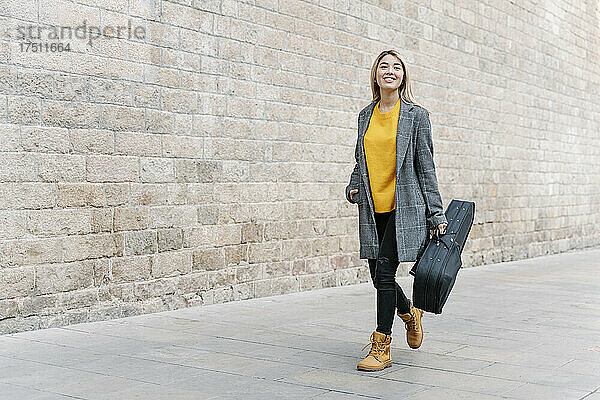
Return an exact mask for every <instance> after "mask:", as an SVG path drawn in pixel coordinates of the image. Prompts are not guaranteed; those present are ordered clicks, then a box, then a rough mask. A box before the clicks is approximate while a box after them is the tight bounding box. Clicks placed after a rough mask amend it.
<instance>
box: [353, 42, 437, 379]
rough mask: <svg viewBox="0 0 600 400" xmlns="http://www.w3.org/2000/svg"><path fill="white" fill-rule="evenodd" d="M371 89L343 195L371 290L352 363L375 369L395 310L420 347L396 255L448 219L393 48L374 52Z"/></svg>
mask: <svg viewBox="0 0 600 400" xmlns="http://www.w3.org/2000/svg"><path fill="white" fill-rule="evenodd" d="M371 89H372V92H373V101H372V102H371V103H370V104H369V105H368V106H366V107H365V108H363V109H362V110H361V111H360V113H359V116H358V139H357V142H356V149H355V159H356V165H355V167H354V170H353V171H352V175H351V177H350V183H349V184H348V186H347V187H346V198H347V200H348V201H349V202H350V203H353V204H357V205H358V214H359V238H360V258H361V259H364V258H366V259H368V263H369V269H370V272H371V278H372V280H373V285H374V286H375V288H376V289H377V328H376V330H375V331H374V332H373V333H372V334H371V338H370V344H371V350H370V352H369V354H368V355H367V357H365V358H364V359H363V360H361V361H360V362H359V363H358V365H357V369H360V370H366V371H379V370H382V369H384V368H386V367H389V366H391V365H392V359H391V356H390V343H391V340H392V337H391V334H392V323H393V320H394V314H395V312H397V314H398V316H399V317H400V318H401V319H402V320H403V321H404V323H405V328H406V339H407V342H408V345H409V346H410V347H411V348H413V349H416V348H418V347H419V346H421V342H422V340H423V330H422V327H421V316H422V314H423V311H422V310H420V309H418V308H415V307H413V305H412V303H411V301H410V300H408V299H407V298H406V296H405V295H404V292H403V291H402V288H400V286H399V285H398V283H397V282H396V271H397V268H398V264H399V263H400V262H408V261H416V260H417V258H418V257H419V256H420V254H422V252H423V251H424V250H425V245H426V241H427V238H428V237H427V235H428V234H429V237H431V236H432V235H433V234H434V232H435V230H436V229H437V230H438V232H439V233H440V234H443V233H444V231H445V229H446V226H447V224H448V221H447V220H446V217H445V215H444V211H443V207H442V199H441V196H440V193H439V191H438V184H437V177H436V172H435V165H434V162H433V141H432V136H431V124H430V121H429V112H428V111H427V110H426V109H425V108H423V107H421V106H420V105H418V104H417V103H416V102H415V101H414V100H413V96H412V91H411V87H410V80H409V76H408V71H407V69H406V64H405V63H404V62H403V61H402V59H401V58H400V55H399V54H398V53H397V52H396V51H394V50H387V51H384V52H382V53H381V54H379V55H378V56H377V58H376V59H375V62H374V63H373V66H372V68H371ZM368 345H369V344H367V346H368ZM365 347H366V346H365ZM363 349H364V348H363Z"/></svg>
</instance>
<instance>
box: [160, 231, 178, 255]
mask: <svg viewBox="0 0 600 400" xmlns="http://www.w3.org/2000/svg"><path fill="white" fill-rule="evenodd" d="M182 247H183V231H182V230H181V229H161V230H159V231H158V251H159V252H163V251H170V250H179V249H181V248H182Z"/></svg>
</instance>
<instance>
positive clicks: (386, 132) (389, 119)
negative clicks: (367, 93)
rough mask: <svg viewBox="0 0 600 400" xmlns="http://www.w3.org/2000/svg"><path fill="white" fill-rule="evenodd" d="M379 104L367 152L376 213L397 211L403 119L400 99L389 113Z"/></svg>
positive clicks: (370, 125)
mask: <svg viewBox="0 0 600 400" xmlns="http://www.w3.org/2000/svg"><path fill="white" fill-rule="evenodd" d="M379 103H380V102H379V101H378V102H377V104H376V105H375V108H374V109H373V113H372V114H371V120H370V122H369V128H368V129H367V132H366V133H365V138H364V148H365V157H366V161H367V171H368V173H369V184H370V187H371V194H372V195H373V206H374V207H375V212H377V213H384V212H388V211H392V210H394V209H395V208H396V202H395V196H394V194H395V189H396V131H397V130H398V117H399V115H400V99H398V101H397V102H396V105H395V106H394V108H392V109H391V110H390V111H388V112H386V113H381V112H380V111H379Z"/></svg>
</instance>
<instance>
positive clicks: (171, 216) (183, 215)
mask: <svg viewBox="0 0 600 400" xmlns="http://www.w3.org/2000/svg"><path fill="white" fill-rule="evenodd" d="M150 215H151V216H150V218H149V227H150V228H153V229H154V228H174V227H187V226H192V225H196V220H197V215H196V207H194V206H184V205H180V206H166V207H152V208H151V210H150Z"/></svg>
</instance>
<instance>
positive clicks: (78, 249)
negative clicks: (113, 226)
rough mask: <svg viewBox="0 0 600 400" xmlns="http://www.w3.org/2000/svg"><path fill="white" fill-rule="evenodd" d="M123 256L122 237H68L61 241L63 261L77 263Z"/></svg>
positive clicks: (105, 235) (100, 235) (107, 235)
mask: <svg viewBox="0 0 600 400" xmlns="http://www.w3.org/2000/svg"><path fill="white" fill-rule="evenodd" d="M122 254H123V236H122V235H115V234H99V235H80V236H68V237H66V238H64V239H63V260H64V261H65V262H68V261H78V260H87V259H93V258H101V257H117V256H120V255H122Z"/></svg>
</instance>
